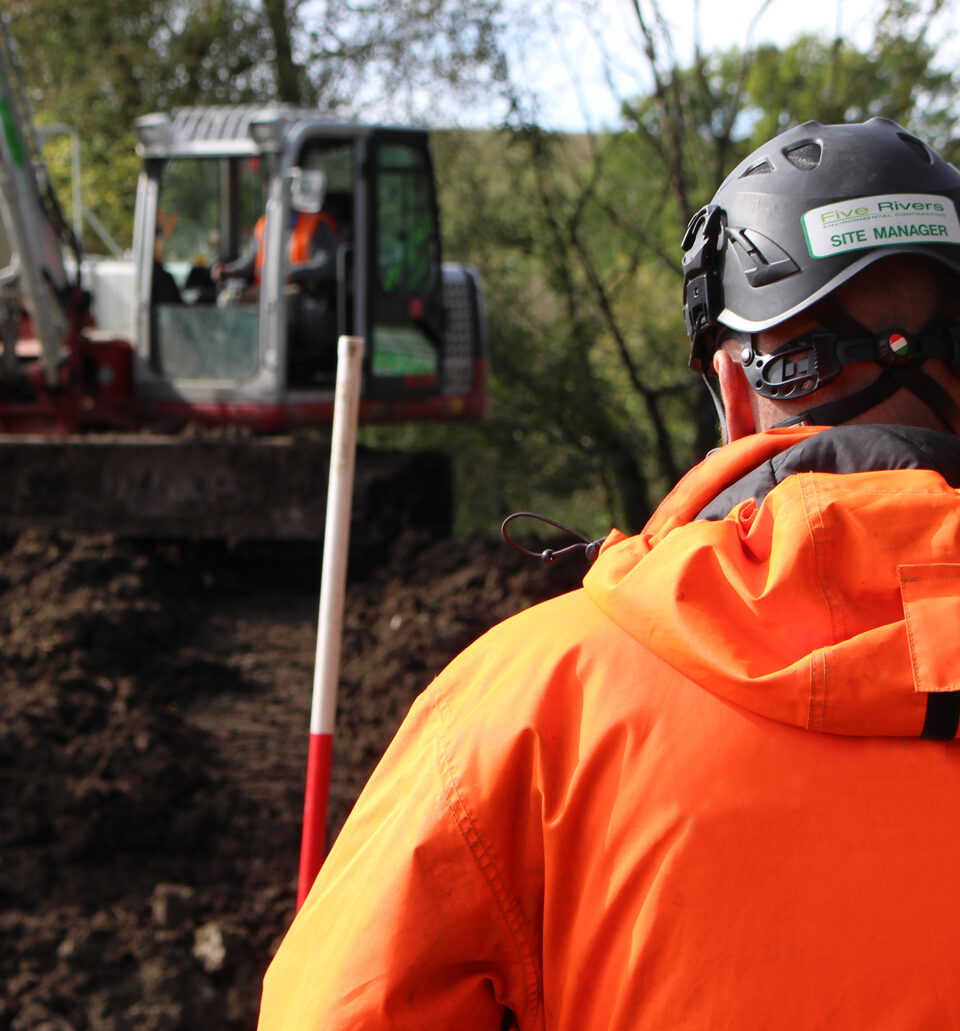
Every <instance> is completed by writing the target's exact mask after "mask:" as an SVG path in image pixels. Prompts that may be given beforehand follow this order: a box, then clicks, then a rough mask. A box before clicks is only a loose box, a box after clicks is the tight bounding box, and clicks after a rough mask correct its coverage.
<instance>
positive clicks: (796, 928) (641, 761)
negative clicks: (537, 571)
mask: <svg viewBox="0 0 960 1031" xmlns="http://www.w3.org/2000/svg"><path fill="white" fill-rule="evenodd" d="M815 432H817V431H815V430H812V429H809V428H791V429H786V430H779V431H772V432H769V433H766V434H762V435H758V436H755V437H751V438H748V439H746V440H743V441H739V442H737V443H735V444H733V445H730V446H728V447H725V448H723V449H721V450H720V451H718V452H716V453H715V454H713V455H712V456H711V457H710V458H708V459H707V460H706V461H705V462H704V463H702V464H701V465H700V466H699V467H698V468H697V469H695V470H693V472H691V473H690V474H688V476H687V477H686V478H685V479H684V480H683V481H682V482H681V484H680V485H679V486H678V487H677V488H676V489H675V490H674V491H673V492H672V493H671V495H670V496H669V497H668V498H667V499H666V501H665V502H664V503H663V505H662V506H661V508H660V509H659V511H658V512H657V513H656V514H655V516H654V517H653V519H652V520H651V522H650V524H649V525H648V526H647V528H646V529H645V530H644V532H643V533H641V534H639V535H638V536H636V537H633V538H628V539H627V538H623V537H622V536H621V535H619V534H614V535H612V537H611V538H610V539H609V540H608V541H607V543H606V545H605V547H604V549H603V552H602V554H601V556H600V558H599V559H598V561H597V562H596V564H595V566H594V567H593V568H592V569H591V571H590V572H589V574H588V576H587V578H586V581H585V587H584V589H582V590H579V591H574V592H572V593H570V594H568V595H565V596H563V597H561V598H558V599H555V600H553V601H551V602H547V603H546V604H544V605H541V606H537V607H535V608H533V609H530V610H528V611H526V612H524V613H521V614H520V615H518V616H516V617H514V618H512V619H510V620H508V621H506V622H505V623H503V624H501V625H500V626H498V627H496V628H494V629H493V630H492V631H491V632H490V633H489V634H487V635H485V637H483V638H482V639H481V640H480V641H479V642H478V643H476V644H475V645H473V646H472V647H471V648H469V649H467V651H465V652H464V653H463V654H462V655H460V656H459V657H458V658H457V659H456V660H455V661H454V662H453V663H452V664H451V665H450V667H448V669H447V670H446V671H444V673H443V674H442V675H441V676H440V677H438V678H437V679H436V681H434V683H433V684H432V685H431V686H430V688H429V689H428V690H427V691H425V692H424V694H423V695H422V696H421V697H420V698H419V699H418V701H417V702H416V704H415V705H414V706H413V708H412V710H411V712H410V714H409V716H408V717H407V720H406V721H405V723H404V725H403V727H402V728H401V730H400V732H399V734H398V737H397V739H396V741H395V742H394V744H393V745H392V746H391V748H390V749H389V750H388V752H387V754H386V756H385V757H384V759H383V760H382V762H381V764H380V766H379V767H378V769H377V770H376V771H375V773H374V775H373V777H372V778H371V780H370V782H369V784H368V786H367V788H366V789H365V792H364V794H363V796H362V797H361V800H360V801H359V802H358V804H357V806H356V809H355V810H354V812H353V814H352V815H351V817H350V819H349V820H348V822H347V824H346V826H345V827H344V829H343V831H342V833H341V835H340V837H339V838H338V840H337V842H336V844H335V846H334V848H333V850H332V852H331V854H330V856H329V858H328V860H327V862H326V864H325V866H324V868H323V870H322V871H321V874H320V877H319V879H318V881H317V883H316V885H315V886H314V889H313V891H312V892H311V894H310V896H309V898H308V900H307V902H306V903H305V905H304V907H303V909H302V910H301V912H300V914H299V915H298V917H297V919H296V920H295V921H294V923H293V926H292V928H291V929H290V931H289V932H288V934H287V936H286V938H285V940H284V942H283V944H282V945H281V947H280V949H279V952H278V954H277V956H276V958H275V959H274V961H273V963H272V965H271V967H270V969H269V971H268V973H267V976H266V979H265V987H264V996H263V1005H262V1010H261V1020H260V1031H281V1029H284V1031H293V1029H301V1028H323V1029H324V1031H340V1029H342V1031H347V1029H349V1031H363V1029H373V1028H378V1029H381V1028H389V1029H391V1031H407V1029H409V1031H413V1029H414V1028H416V1029H422V1028H425V1029H429V1031H441V1029H442V1031H448V1029H449V1031H452V1029H464V1031H474V1029H476V1031H481V1029H483V1031H488V1029H489V1031H498V1029H500V1028H501V1026H508V1025H507V1024H502V1022H503V1021H504V1014H505V1011H506V1010H509V1011H510V1012H511V1013H512V1014H513V1016H514V1018H515V1020H516V1024H517V1026H518V1027H519V1028H520V1029H521V1031H533V1029H538V1031H545V1029H550V1031H554V1029H556V1031H561V1029H562V1031H574V1029H576V1031H641V1029H653V1028H656V1029H671V1031H673V1029H680V1028H684V1029H710V1031H725V1029H730V1031H733V1029H736V1031H743V1029H770V1028H791V1029H806V1028H838V1029H849V1028H856V1029H860V1028H870V1029H871V1031H878V1029H890V1031H903V1029H905V1028H911V1029H915V1028H931V1029H934V1028H936V1029H940V1028H947V1027H956V1026H958V1025H960V992H958V991H957V986H958V983H960V975H958V969H957V968H958V956H960V877H958V875H957V870H958V867H960V750H958V748H957V746H956V745H955V744H954V743H952V742H947V741H932V740H923V739H921V738H919V737H918V735H919V734H920V733H921V731H922V729H923V727H924V724H925V719H926V711H927V700H928V697H929V696H930V695H931V694H937V693H939V692H943V691H946V690H950V689H953V688H957V687H958V686H960V681H958V678H960V498H958V492H957V490H955V489H954V488H952V487H950V486H948V485H947V483H946V481H945V480H944V478H943V477H942V476H941V475H940V474H938V473H935V472H932V471H929V470H926V469H922V468H921V469H897V470H895V471H890V470H878V471H867V472H855V473H850V474H845V475H840V474H836V473H821V472H801V473H798V474H796V475H792V476H789V477H788V478H787V479H784V480H783V481H782V482H780V483H779V484H778V485H777V486H775V487H774V488H773V489H772V490H770V492H769V493H768V494H767V495H766V497H765V498H764V499H763V500H762V504H760V505H759V507H758V505H757V504H756V502H755V501H754V500H752V499H746V500H741V501H739V502H737V503H736V504H734V507H733V508H732V510H731V511H730V512H729V514H728V515H726V516H725V517H724V518H714V519H710V520H706V519H697V518H696V516H697V514H698V513H699V512H700V511H701V509H703V508H704V506H706V505H707V504H708V503H709V502H710V501H711V499H713V498H714V497H715V496H716V495H718V494H719V493H720V492H721V491H723V490H724V489H726V488H727V487H729V486H730V485H731V484H733V483H734V481H737V480H738V479H739V478H740V477H742V476H744V475H745V474H747V473H748V472H749V471H750V470H751V469H754V468H756V467H764V466H765V464H771V465H772V464H775V463H776V462H777V461H778V460H779V457H780V455H781V452H784V449H786V448H788V447H789V446H791V445H793V444H797V443H800V442H803V441H805V440H806V439H807V438H808V437H810V436H811V435H812V434H813V433H815ZM958 468H960V466H958ZM941 697H942V696H941ZM956 697H957V696H956V695H953V694H951V695H949V696H948V697H947V701H948V702H952V699H955V698H956ZM948 708H949V705H948ZM955 729H956V728H955V725H954V730H955ZM507 1020H509V1016H508V1017H507Z"/></svg>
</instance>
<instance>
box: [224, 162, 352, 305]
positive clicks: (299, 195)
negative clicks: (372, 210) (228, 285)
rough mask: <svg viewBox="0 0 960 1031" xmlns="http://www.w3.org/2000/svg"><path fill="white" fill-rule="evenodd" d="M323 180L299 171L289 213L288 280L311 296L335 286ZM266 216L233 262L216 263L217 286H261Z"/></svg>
mask: <svg viewBox="0 0 960 1031" xmlns="http://www.w3.org/2000/svg"><path fill="white" fill-rule="evenodd" d="M324 192H325V179H324V176H323V173H322V172H317V171H307V170H305V169H304V170H299V174H298V175H297V176H296V179H295V183H294V189H293V194H292V204H291V209H290V226H289V229H290V245H289V252H288V268H287V279H288V281H289V282H291V283H294V284H296V285H297V286H300V287H302V288H304V289H307V290H311V291H313V292H317V291H319V290H320V289H321V288H323V287H327V288H332V287H333V285H334V284H335V283H336V267H337V263H336V254H337V232H338V224H337V220H336V218H335V217H334V216H333V215H332V214H330V213H329V212H327V211H324V210H323V199H324ZM265 229H266V216H265V215H261V216H260V217H259V218H258V219H257V222H256V225H255V226H254V229H253V235H252V237H251V239H250V243H249V245H248V246H247V248H246V250H245V251H244V252H243V254H241V255H240V257H238V258H237V259H236V260H235V261H231V262H218V263H217V264H215V265H214V266H213V269H212V270H211V273H212V275H213V279H214V281H215V282H217V283H224V282H226V281H227V280H230V279H241V280H243V281H245V282H246V283H248V284H252V285H254V286H259V285H260V278H261V275H262V272H263V262H264V255H265V250H266V249H265V246H264V232H265Z"/></svg>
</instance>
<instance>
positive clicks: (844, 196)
mask: <svg viewBox="0 0 960 1031" xmlns="http://www.w3.org/2000/svg"><path fill="white" fill-rule="evenodd" d="M958 209H960V171H958V170H957V169H956V168H954V166H953V165H951V164H949V163H948V162H947V161H945V160H944V159H943V158H941V157H940V156H939V155H938V154H936V153H935V152H934V151H933V150H931V149H930V148H929V147H928V146H926V145H925V144H924V143H922V142H921V141H920V140H918V139H917V138H916V137H915V136H913V135H911V134H910V133H908V132H907V131H906V130H905V129H903V128H901V127H900V126H899V125H897V124H896V123H895V122H892V121H890V120H889V119H887V118H871V119H870V120H869V121H868V122H864V123H861V124H853V125H821V124H820V123H819V122H806V123H805V124H803V125H800V126H797V127H796V128H794V129H789V130H788V131H787V132H784V133H782V134H781V135H779V136H777V137H775V138H774V139H773V140H771V141H770V142H769V143H767V144H765V145H764V146H762V147H760V148H759V149H757V150H755V151H754V152H753V153H752V154H751V155H750V156H749V157H748V158H746V159H745V160H744V161H742V162H741V163H740V164H739V165H738V166H737V167H736V168H735V169H734V170H733V172H732V173H731V174H730V175H729V176H728V177H727V178H726V180H724V182H723V184H722V185H721V186H720V189H719V190H717V193H716V196H715V197H714V198H713V201H712V202H711V203H710V204H708V205H707V206H706V207H705V208H703V209H701V210H700V211H699V212H697V214H696V215H695V216H694V217H693V220H692V221H691V223H690V225H689V227H688V229H687V232H686V235H685V237H684V240H683V250H684V256H683V271H684V287H683V291H684V318H685V321H686V326H687V333H688V335H689V336H690V340H691V344H692V349H691V359H690V364H691V366H692V367H693V368H694V369H697V370H698V371H704V372H705V371H706V370H707V369H708V368H709V364H710V358H711V355H712V352H713V350H714V343H713V341H714V338H715V336H716V333H715V329H716V327H717V326H726V327H728V328H729V329H731V330H734V331H740V332H743V333H750V334H752V333H755V332H758V331H759V330H763V329H768V328H770V327H771V326H775V325H777V324H778V323H780V322H783V321H784V320H786V319H788V318H790V317H791V316H793V315H796V314H797V313H798V312H801V311H803V310H804V309H806V308H808V307H810V306H811V305H813V304H815V303H817V302H818V301H819V300H820V299H821V298H823V297H825V296H826V295H827V294H828V293H830V292H831V291H833V290H835V289H836V288H837V287H838V286H840V285H841V284H842V283H844V282H846V281H847V280H848V279H850V278H851V277H852V276H855V275H857V273H859V272H860V271H862V270H863V269H864V268H866V267H867V266H868V265H870V264H871V263H872V262H874V261H876V260H878V259H879V258H883V257H885V256H887V255H890V254H897V253H899V254H919V255H926V256H928V257H930V258H934V259H936V260H937V261H940V262H942V263H943V264H945V265H947V266H949V267H950V268H951V269H954V270H956V271H957V272H960V218H958ZM927 356H928V357H929V356H931V355H927ZM814 389H816V388H814ZM805 392H807V393H809V392H810V391H805ZM772 396H776V395H775V394H774V395H772ZM801 396H802V395H801Z"/></svg>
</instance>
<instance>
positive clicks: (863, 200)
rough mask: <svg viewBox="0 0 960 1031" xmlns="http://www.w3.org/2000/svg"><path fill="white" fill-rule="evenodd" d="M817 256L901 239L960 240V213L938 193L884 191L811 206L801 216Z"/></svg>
mask: <svg viewBox="0 0 960 1031" xmlns="http://www.w3.org/2000/svg"><path fill="white" fill-rule="evenodd" d="M800 224H801V225H802V227H803V235H804V236H805V237H806V240H807V249H808V250H809V251H810V256H811V257H812V258H829V257H832V256H833V255H834V254H843V253H844V252H846V251H857V250H864V249H866V248H869V247H889V246H892V245H897V244H899V245H900V246H903V244H930V243H953V244H960V219H958V218H957V209H956V207H955V206H954V204H953V201H952V200H950V198H949V197H944V196H943V195H941V194H938V193H885V194H881V195H880V196H875V197H855V198H853V199H852V200H842V201H836V202H835V203H833V204H824V205H823V206H822V207H819V208H812V209H811V210H810V211H806V212H804V214H803V215H801V217H800Z"/></svg>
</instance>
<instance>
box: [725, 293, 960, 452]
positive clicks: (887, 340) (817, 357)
mask: <svg viewBox="0 0 960 1031" xmlns="http://www.w3.org/2000/svg"><path fill="white" fill-rule="evenodd" d="M811 314H813V315H814V316H815V317H816V318H817V320H818V322H819V323H820V325H821V326H822V327H823V328H824V332H823V333H819V332H818V333H814V334H810V335H809V340H810V341H811V342H812V343H811V346H810V347H809V348H808V350H809V351H810V352H812V354H811V357H809V358H805V360H806V361H807V364H808V366H812V371H811V372H810V373H809V374H808V375H807V377H806V379H805V380H804V383H803V389H802V390H801V391H799V393H800V396H805V395H806V394H808V393H814V392H815V391H816V390H818V389H819V388H820V387H821V386H823V385H824V383H823V382H822V381H821V378H820V370H821V367H823V368H824V369H825V370H826V381H827V382H829V381H830V380H832V379H834V378H835V377H836V376H837V375H839V373H840V371H841V369H842V366H843V365H845V364H849V363H851V362H857V361H873V362H875V363H876V364H877V365H879V366H880V370H881V371H880V375H879V376H877V378H876V379H874V380H873V381H872V382H871V383H869V384H868V385H867V386H865V387H862V388H861V389H860V390H855V391H853V392H852V393H850V394H847V395H846V396H845V397H841V398H837V399H836V400H834V401H827V402H825V403H824V404H821V405H815V406H813V407H811V408H807V409H805V410H804V411H803V412H801V413H800V414H799V415H795V416H792V417H791V418H789V419H784V420H783V421H782V422H778V423H776V427H780V426H796V425H799V424H801V423H802V424H807V425H816V426H821V425H822V426H839V425H840V424H841V423H844V422H847V421H849V420H850V419H853V418H855V417H856V416H858V415H862V414H863V413H864V412H867V411H869V410H870V409H871V408H874V407H875V406H876V405H878V404H880V403H881V402H883V401H886V400H887V399H888V398H890V397H892V396H893V395H894V394H895V393H896V392H897V391H898V390H900V389H901V388H903V389H905V390H909V391H910V393H912V394H913V395H914V397H916V398H917V399H918V400H919V401H920V402H922V403H923V404H924V405H925V406H926V407H927V408H929V409H930V411H931V412H932V413H933V414H934V415H935V416H936V418H937V419H938V420H939V421H940V422H941V423H942V424H943V426H944V428H945V429H946V430H947V431H948V432H950V433H954V434H957V433H960V405H958V404H957V402H956V401H955V400H954V399H953V397H952V396H951V395H950V394H949V393H948V392H947V391H946V390H945V389H944V388H943V387H942V386H940V384H939V383H938V382H937V381H936V380H935V379H933V377H931V376H929V375H927V373H925V372H923V371H922V370H921V369H920V365H921V364H922V362H924V361H925V360H926V359H927V358H942V359H944V360H946V361H947V362H948V363H949V364H950V367H951V369H954V370H957V369H958V367H960V326H958V325H947V324H946V320H945V319H943V318H942V317H940V316H935V317H934V318H933V319H931V320H930V322H929V323H928V324H927V325H926V326H925V327H924V328H923V329H922V330H921V331H920V332H919V333H916V334H908V333H901V332H900V331H896V330H890V331H888V332H887V333H884V334H877V333H874V332H872V331H871V330H869V329H867V327H866V326H864V325H863V324H862V323H861V322H859V321H858V320H857V319H855V318H854V317H853V316H852V315H851V314H850V313H849V312H848V311H847V310H846V309H845V308H843V307H841V306H840V305H839V304H837V303H836V302H835V301H834V300H833V299H832V298H829V297H828V298H824V300H822V301H820V302H819V304H817V305H816V306H815V307H814V309H813V310H812V312H811ZM895 344H896V345H899V346H900V347H901V352H900V353H898V352H895V351H894V345H895ZM792 347H793V348H794V351H792V352H791V350H790V349H791V348H792ZM825 348H829V349H830V350H829V352H828V353H826V354H824V353H822V352H821V349H825ZM801 350H802V348H801ZM750 351H751V352H752V353H753V354H754V355H756V349H755V347H754V336H753V335H751V338H750ZM796 351H797V348H796V346H795V345H794V342H793V341H791V342H790V343H788V344H785V345H784V347H783V348H780V349H778V350H777V351H775V352H774V354H773V355H772V356H770V357H769V358H764V357H758V358H757V359H756V360H757V365H758V366H760V367H763V366H765V365H766V364H769V363H770V361H771V360H772V359H775V358H776V357H777V356H778V355H781V354H782V353H784V352H786V354H785V355H784V357H783V359H782V361H781V363H780V366H779V367H780V368H784V369H786V368H792V367H793V366H792V364H791V360H790V359H791V357H793V355H794V353H796ZM745 353H746V349H745ZM749 379H750V376H749V374H748V380H749ZM756 382H759V381H756ZM751 386H753V389H757V387H756V385H755V384H754V383H751ZM762 386H764V387H766V386H767V384H766V383H763V384H762ZM791 386H792V384H791V383H788V385H787V388H786V390H787V391H789V390H790V388H791ZM758 393H761V394H763V395H764V396H767V397H770V396H771V394H770V393H767V392H766V391H765V390H764V389H760V390H758ZM788 396H789V393H788V392H785V393H784V398H785V397H788ZM773 399H774V400H776V399H777V398H776V397H775V395H774V396H773ZM781 399H782V398H781ZM776 427H774V428H776Z"/></svg>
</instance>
